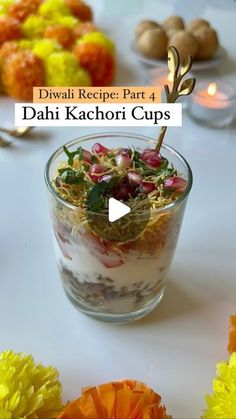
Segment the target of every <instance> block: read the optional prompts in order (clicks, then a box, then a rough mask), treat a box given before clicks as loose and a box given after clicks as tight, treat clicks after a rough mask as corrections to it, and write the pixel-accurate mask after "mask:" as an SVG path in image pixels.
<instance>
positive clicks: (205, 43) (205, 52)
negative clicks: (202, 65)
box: [194, 27, 219, 60]
mask: <svg viewBox="0 0 236 419" xmlns="http://www.w3.org/2000/svg"><path fill="white" fill-rule="evenodd" d="M194 36H195V38H196V39H197V42H198V45H199V48H198V53H197V59H198V60H209V59H210V58H212V57H213V55H214V54H215V53H216V51H217V49H218V47H219V41H218V36H217V33H216V31H215V30H214V29H212V28H208V27H201V28H199V29H198V31H196V32H194Z"/></svg>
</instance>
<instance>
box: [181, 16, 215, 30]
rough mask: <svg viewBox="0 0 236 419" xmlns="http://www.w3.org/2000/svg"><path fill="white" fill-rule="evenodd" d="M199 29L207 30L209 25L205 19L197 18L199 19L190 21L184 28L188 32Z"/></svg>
mask: <svg viewBox="0 0 236 419" xmlns="http://www.w3.org/2000/svg"><path fill="white" fill-rule="evenodd" d="M201 27H205V28H206V27H207V28H209V27H210V23H209V22H208V21H207V20H206V19H200V18H199V19H193V20H191V22H189V23H187V26H186V28H187V30H188V31H189V32H194V31H196V30H197V29H199V28H201Z"/></svg>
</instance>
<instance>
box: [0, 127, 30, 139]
mask: <svg viewBox="0 0 236 419" xmlns="http://www.w3.org/2000/svg"><path fill="white" fill-rule="evenodd" d="M33 129H34V127H17V128H13V129H9V128H3V127H0V132H5V133H6V134H9V135H10V136H11V137H23V136H24V135H26V134H28V133H29V132H30V131H32V130H33Z"/></svg>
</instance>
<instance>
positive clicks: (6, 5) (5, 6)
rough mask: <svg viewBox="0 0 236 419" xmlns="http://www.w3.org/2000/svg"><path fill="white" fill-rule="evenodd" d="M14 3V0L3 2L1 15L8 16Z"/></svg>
mask: <svg viewBox="0 0 236 419" xmlns="http://www.w3.org/2000/svg"><path fill="white" fill-rule="evenodd" d="M12 3H14V0H1V2H0V15H6V14H7V12H8V9H9V7H10V6H11V4H12Z"/></svg>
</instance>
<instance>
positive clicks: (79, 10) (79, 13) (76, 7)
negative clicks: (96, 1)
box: [65, 0, 93, 22]
mask: <svg viewBox="0 0 236 419" xmlns="http://www.w3.org/2000/svg"><path fill="white" fill-rule="evenodd" d="M65 3H66V4H67V6H69V8H70V9H71V11H72V13H73V15H74V16H76V17H77V18H78V19H79V20H81V21H82V22H87V21H90V20H93V12H92V9H91V7H89V6H88V5H87V4H85V3H84V2H83V1H81V0H65Z"/></svg>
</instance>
